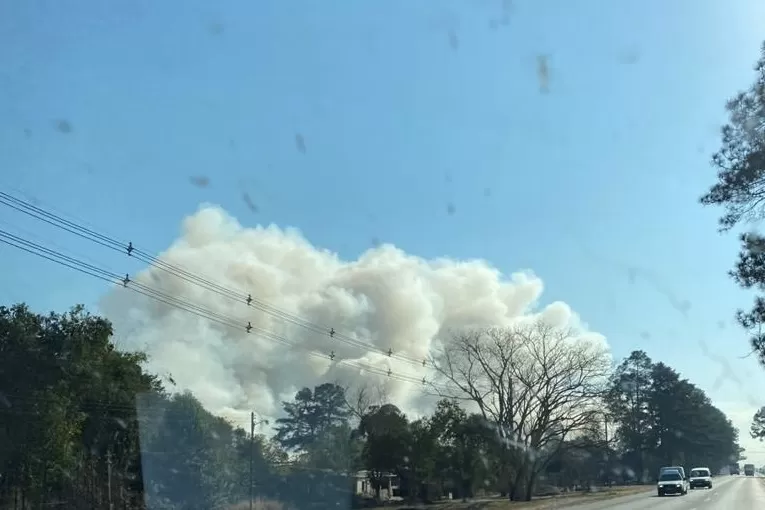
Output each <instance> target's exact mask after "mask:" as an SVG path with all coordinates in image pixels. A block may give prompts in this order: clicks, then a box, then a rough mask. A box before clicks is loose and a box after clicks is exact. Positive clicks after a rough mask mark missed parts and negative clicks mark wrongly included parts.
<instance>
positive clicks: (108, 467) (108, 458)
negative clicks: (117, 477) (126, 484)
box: [106, 451, 114, 510]
mask: <svg viewBox="0 0 765 510" xmlns="http://www.w3.org/2000/svg"><path fill="white" fill-rule="evenodd" d="M106 479H107V487H108V489H109V493H108V494H109V510H114V504H113V503H112V452H111V451H107V452H106Z"/></svg>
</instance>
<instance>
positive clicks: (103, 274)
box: [0, 230, 432, 384]
mask: <svg viewBox="0 0 765 510" xmlns="http://www.w3.org/2000/svg"><path fill="white" fill-rule="evenodd" d="M0 242H2V243H5V244H7V245H9V246H13V247H15V248H18V249H20V250H23V251H25V252H27V253H30V254H32V255H36V256H38V257H41V258H44V259H46V260H49V261H51V262H55V263H57V264H60V265H62V266H65V267H67V268H70V269H74V270H76V271H79V272H81V273H83V274H87V275H89V276H92V277H94V278H98V279H100V280H103V281H106V282H108V283H111V284H113V285H117V286H120V287H123V288H126V289H129V290H131V291H133V292H136V293H138V294H141V295H143V296H145V297H148V298H151V299H153V300H155V301H158V302H161V303H163V304H165V305H167V306H170V307H172V308H176V309H179V310H182V311H185V312H188V313H191V314H194V315H196V316H198V317H200V318H203V319H205V320H208V321H211V322H215V323H217V324H220V325H221V326H224V327H229V328H233V329H238V330H240V331H241V330H244V331H245V333H248V334H249V333H252V332H254V333H255V334H256V335H258V336H260V337H262V338H265V339H267V340H270V341H273V342H276V343H281V344H283V345H286V346H288V347H291V348H295V349H299V350H304V351H306V353H308V354H309V355H311V356H315V357H319V358H321V359H324V360H326V359H330V361H332V362H333V363H335V364H337V365H339V364H345V365H347V366H350V367H353V368H356V369H359V370H362V371H366V372H370V373H375V374H378V375H382V376H386V377H389V378H391V379H395V380H399V381H402V382H409V383H422V384H426V383H428V381H427V380H426V379H425V378H424V377H423V378H422V379H421V380H419V379H417V378H416V377H413V376H410V375H406V374H399V373H394V372H393V370H392V369H390V368H388V370H387V371H386V370H383V369H381V368H377V367H373V366H369V365H366V364H364V363H360V362H358V361H354V360H347V359H343V360H338V361H335V358H336V355H335V353H334V351H332V352H331V353H330V354H329V355H326V354H322V353H319V352H316V351H312V350H309V349H306V348H305V347H303V346H301V345H296V344H294V343H292V342H290V341H289V340H288V339H287V338H285V337H283V336H280V335H278V334H276V333H274V332H272V331H269V330H267V329H264V328H260V327H257V326H253V325H252V323H251V322H247V323H245V322H244V321H240V320H238V319H235V318H232V317H229V316H227V315H225V314H222V313H220V312H216V311H214V310H210V309H208V308H205V307H203V306H201V305H199V304H196V303H194V302H192V301H188V300H185V299H182V298H179V297H176V296H173V295H170V294H167V293H165V292H162V291H161V290H158V289H155V288H153V287H151V286H149V285H146V284H143V283H141V282H138V281H135V280H132V279H131V278H130V276H129V275H128V274H126V275H124V276H121V275H118V274H116V273H113V272H111V271H107V270H104V269H101V268H99V267H97V266H95V265H93V264H89V263H87V262H83V261H80V260H78V259H76V258H74V257H70V256H68V255H64V254H62V253H60V252H58V251H57V250H52V249H50V248H46V247H44V246H42V245H40V244H37V243H34V242H32V241H29V240H27V239H24V238H22V237H19V236H16V235H14V234H11V233H9V232H7V231H5V230H0ZM431 384H432V383H431Z"/></svg>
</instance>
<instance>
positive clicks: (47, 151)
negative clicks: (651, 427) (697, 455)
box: [0, 0, 765, 464]
mask: <svg viewBox="0 0 765 510" xmlns="http://www.w3.org/2000/svg"><path fill="white" fill-rule="evenodd" d="M764 37H765V4H762V2H758V1H757V0H749V1H747V0H736V1H731V2H719V1H713V0H695V1H694V0H676V1H672V2H667V1H659V0H648V1H645V0H644V1H620V2H605V1H602V0H577V1H562V0H560V1H528V0H526V1H520V0H514V1H512V2H502V1H501V0H492V1H489V0H483V1H481V0H459V1H446V0H439V1H435V0H431V1H420V2H412V1H411V0H385V1H376V2H375V1H369V2H358V1H354V0H332V1H323V2H319V1H300V2H289V1H285V0H260V1H258V2H246V1H240V0H237V1H226V2H216V3H210V2H200V1H184V2H179V1H174V2H162V3H157V2H151V1H149V0H130V1H126V0H124V1H118V2H110V3H109V4H108V6H107V5H106V4H103V3H101V2H95V1H92V0H83V1H80V2H76V3H69V4H62V3H60V2H55V1H52V0H46V1H40V0H35V1H29V2H4V3H2V4H0V48H2V50H1V52H0V62H2V64H3V65H2V66H0V168H2V171H0V185H2V186H3V187H4V188H5V189H8V190H11V191H12V192H13V191H14V189H15V190H22V191H24V192H26V193H30V194H33V195H34V196H35V197H37V198H39V199H40V200H41V201H42V202H43V204H46V205H53V206H54V207H55V208H57V209H58V210H60V211H64V212H67V213H72V214H74V215H75V216H76V217H77V218H80V219H84V220H87V221H88V222H90V223H91V224H93V225H97V226H98V227H99V228H103V229H105V230H107V231H108V232H110V233H113V234H115V235H118V236H119V237H121V238H124V239H140V240H141V243H142V244H143V245H144V246H148V247H151V248H153V249H155V250H160V249H162V248H163V247H165V246H167V245H168V243H169V242H171V241H172V240H173V239H174V238H175V237H176V236H177V234H178V231H179V223H180V220H181V219H182V218H183V217H184V216H186V215H188V214H190V213H191V212H193V211H194V210H196V208H197V207H198V206H199V204H200V203H202V202H212V203H217V204H220V205H222V206H223V207H225V208H226V209H227V210H228V211H229V212H230V213H231V214H233V215H234V216H236V217H238V218H239V220H240V221H242V222H243V223H244V224H252V225H255V224H258V223H262V224H266V223H271V222H274V223H277V224H279V225H282V226H295V227H298V228H299V229H300V230H302V232H303V233H304V234H305V235H306V237H307V238H308V239H309V240H310V241H311V242H312V243H314V244H315V245H317V246H319V247H323V248H326V249H330V250H334V251H337V252H339V253H340V254H341V255H342V256H343V257H345V258H348V259H353V258H355V257H356V256H358V254H359V253H361V252H363V251H364V250H365V249H367V248H368V247H369V246H370V245H371V244H372V243H374V242H376V241H384V242H391V243H394V244H395V245H397V246H399V247H400V248H402V249H404V250H405V251H407V252H409V253H414V254H417V255H420V256H422V257H426V258H430V257H438V256H445V255H446V256H450V257H455V258H485V259H487V260H489V261H490V262H491V263H493V264H494V265H496V266H497V267H499V268H500V269H501V270H503V271H504V272H507V273H509V272H512V271H514V270H518V269H524V268H529V269H532V270H533V271H534V272H535V273H536V274H538V275H539V276H540V277H541V278H542V279H543V280H544V282H545V284H546V291H545V294H544V301H545V302H550V301H553V300H564V301H566V302H567V303H569V304H570V305H571V306H572V307H573V308H574V310H576V311H577V312H578V313H579V314H581V316H582V318H583V319H584V320H585V321H586V322H587V323H588V324H589V325H590V326H591V327H592V328H593V329H595V330H597V331H600V332H602V333H604V334H605V335H606V336H607V337H608V339H609V342H610V344H611V346H612V347H613V349H614V353H615V354H616V356H618V357H620V356H624V355H626V354H627V353H628V352H629V351H630V350H633V349H636V348H642V349H644V350H646V351H647V352H648V353H649V355H650V356H652V357H653V358H654V359H656V360H662V361H664V362H666V363H668V364H670V365H671V366H673V367H675V368H677V369H678V370H680V371H681V372H682V373H683V375H684V376H686V377H689V378H690V379H691V380H692V381H694V382H696V383H697V384H699V385H700V386H701V387H703V388H704V389H706V390H707V391H708V393H709V394H710V395H711V396H712V397H713V399H714V400H715V401H716V402H717V403H718V404H719V405H720V406H721V407H723V409H724V410H725V411H726V412H729V413H731V416H732V417H734V419H736V420H737V424H738V425H740V426H746V422H747V420H748V416H750V415H751V412H752V411H753V408H754V407H755V406H758V405H763V404H765V402H762V401H758V400H756V399H755V400H752V399H751V398H748V394H750V393H751V396H752V397H753V398H756V397H755V395H756V393H757V392H753V391H751V389H747V388H746V387H747V386H748V387H749V388H751V387H753V386H754V385H755V384H762V383H763V382H765V371H763V370H762V369H760V368H759V367H757V365H756V363H755V362H754V361H753V360H751V359H747V360H740V359H738V358H737V356H741V355H744V354H746V352H747V344H746V339H745V335H744V334H743V333H742V332H741V331H740V330H739V329H737V328H736V327H735V325H734V324H733V322H732V321H731V317H732V315H733V311H734V310H735V309H736V308H737V307H740V306H746V305H747V304H748V301H749V296H747V295H746V294H745V293H744V292H742V291H740V290H739V289H737V288H736V287H735V285H734V284H733V283H732V282H731V281H730V280H729V279H728V278H727V277H726V271H727V270H728V269H729V268H730V267H731V264H732V262H733V260H734V258H735V254H736V251H737V243H736V241H735V236H733V235H727V236H720V235H719V234H717V232H716V223H715V221H716V217H717V215H718V213H719V211H714V210H705V209H703V208H702V207H701V206H700V205H699V204H698V202H697V198H698V196H699V195H700V194H701V193H703V191H704V190H705V189H706V188H707V187H708V186H709V185H710V184H711V183H712V182H713V179H714V171H713V169H711V168H710V166H709V164H708V160H709V157H710V155H711V153H712V152H713V151H714V150H715V148H716V147H717V146H718V140H719V135H718V129H719V126H720V125H721V124H722V122H724V120H725V113H724V110H723V106H724V102H725V100H726V98H728V97H730V96H732V95H733V94H734V93H735V92H736V91H737V90H739V89H741V88H743V87H746V86H748V85H749V83H750V82H751V80H752V79H753V76H754V75H753V72H752V65H753V63H754V61H755V60H756V58H757V53H758V48H759V45H760V42H761V40H762V39H763V38H764ZM540 59H541V60H543V61H544V62H545V63H546V67H547V69H548V71H549V77H548V80H547V92H546V93H544V92H543V91H541V90H540V85H541V84H540V76H539V74H540V73H539V62H540ZM60 120H65V121H66V122H67V123H68V125H69V126H70V127H71V131H70V132H68V133H63V132H62V130H61V129H58V128H59V125H58V124H57V123H58V122H59V121H60ZM298 135H299V136H300V137H301V138H302V140H303V143H304V147H305V151H304V152H301V151H300V150H297V147H296V146H297V143H296V137H297V136H298ZM192 176H206V177H207V178H208V179H209V181H210V185H209V186H208V187H205V188H200V187H198V186H194V185H192V184H191V183H190V181H189V178H190V177H192ZM243 193H247V194H248V196H249V197H250V199H251V201H252V202H254V203H255V204H256V205H257V211H256V212H255V211H253V210H251V209H250V208H249V206H248V205H247V204H246V203H245V201H244V200H243V198H242V195H243ZM3 218H7V220H6V221H7V222H9V223H11V221H12V225H13V226H15V227H20V228H26V229H29V231H33V230H34V229H35V228H37V227H35V226H34V225H33V224H26V223H25V222H24V221H23V220H21V219H20V218H17V217H15V216H14V217H13V218H11V217H10V216H6V212H3V214H2V215H0V223H2V219H3ZM55 235H56V234H55V233H53V232H50V233H46V234H45V236H46V237H45V239H46V240H54V241H55V240H56V239H55V237H54V236H55ZM0 258H1V259H2V261H3V265H4V267H5V268H6V269H9V270H6V271H3V272H2V274H0V300H1V301H2V302H9V301H19V300H24V301H27V302H29V303H31V304H32V305H33V306H35V307H39V308H61V307H64V306H68V305H69V304H71V303H73V302H77V301H80V302H85V303H88V304H94V303H96V302H97V300H98V297H99V296H100V295H101V294H102V293H103V287H101V286H100V285H99V284H98V282H96V281H93V280H89V279H87V278H84V277H81V276H79V275H77V274H74V273H72V272H67V271H66V270H63V269H60V268H57V267H55V266H52V265H50V264H49V263H45V262H43V261H38V260H34V259H30V258H29V257H28V256H24V255H23V254H19V253H15V252H10V251H9V250H8V249H7V248H3V249H0ZM101 260H105V259H101ZM630 268H632V270H631V269H630ZM631 273H632V276H634V278H632V277H631V276H630V275H631ZM668 295H669V296H670V297H668ZM673 299H674V301H675V305H673V304H672V300H673ZM677 303H680V306H677ZM684 307H686V313H685V314H684V313H682V309H683V308H684ZM678 308H680V310H679V309H678ZM700 341H701V342H706V344H708V347H709V351H710V353H711V354H712V357H710V356H706V355H704V353H703V352H701V351H702V345H701V343H700ZM714 356H720V357H724V358H725V359H727V360H728V361H729V363H730V364H731V366H732V368H733V370H734V371H735V373H736V374H737V375H738V377H740V378H741V380H742V381H743V383H744V385H743V386H740V385H739V384H737V383H735V382H734V381H733V380H732V379H731V378H729V377H726V378H725V380H724V382H723V383H722V385H717V384H715V380H716V379H717V377H718V374H719V373H720V366H721V365H720V362H719V359H713V357H714ZM737 413H738V414H737ZM734 415H735V416H734ZM742 436H744V437H746V436H747V434H746V430H742ZM744 444H745V445H748V446H750V458H752V459H754V460H755V461H757V462H758V463H760V464H765V445H763V446H757V445H756V444H753V443H752V442H750V441H745V442H744Z"/></svg>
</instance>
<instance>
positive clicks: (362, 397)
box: [338, 382, 388, 421]
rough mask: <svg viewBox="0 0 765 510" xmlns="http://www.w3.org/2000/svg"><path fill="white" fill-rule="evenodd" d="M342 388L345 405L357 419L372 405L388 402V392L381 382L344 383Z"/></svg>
mask: <svg viewBox="0 0 765 510" xmlns="http://www.w3.org/2000/svg"><path fill="white" fill-rule="evenodd" d="M338 384H339V383H338ZM343 388H344V389H345V405H346V406H347V407H348V409H349V410H350V412H351V416H353V417H354V419H355V420H357V421H358V420H361V418H363V417H364V415H365V414H366V413H367V412H368V411H369V410H370V409H371V408H372V407H375V406H381V405H383V404H385V403H387V402H388V393H387V390H386V389H385V386H384V385H383V384H382V383H378V384H371V383H369V382H364V383H359V384H357V385H354V386H351V385H348V384H346V385H345V386H343Z"/></svg>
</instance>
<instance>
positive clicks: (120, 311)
mask: <svg viewBox="0 0 765 510" xmlns="http://www.w3.org/2000/svg"><path fill="white" fill-rule="evenodd" d="M160 259H161V260H162V261H165V262H167V263H169V264H173V265H174V266H177V267H181V268H183V269H184V270H186V271H189V272H190V273H193V274H194V275H198V276H203V277H204V278H205V279H206V280H209V281H211V282H215V284H217V285H220V286H222V287H225V288H226V289H232V290H236V291H238V292H240V293H241V294H242V295H243V296H247V294H251V295H252V297H253V298H255V299H257V300H258V301H259V302H261V303H267V304H268V305H269V306H272V307H274V309H277V310H278V311H282V312H286V313H288V314H289V315H288V316H287V320H284V319H283V318H280V317H279V316H278V315H279V312H278V311H277V312H274V311H273V310H271V311H270V312H268V313H267V312H264V311H263V310H262V308H257V307H252V306H249V307H248V306H247V304H246V301H245V299H241V300H240V301H238V302H237V301H235V300H233V299H230V298H227V297H224V296H223V295H222V294H224V293H223V292H217V293H216V292H212V291H210V290H208V289H205V288H204V287H203V286H200V285H194V284H192V283H190V282H188V281H184V280H183V279H181V278H178V277H176V276H174V275H172V274H169V273H168V272H167V271H162V270H160V269H158V268H156V267H149V268H148V269H146V270H145V271H144V272H143V273H142V274H140V275H139V276H137V277H136V281H137V282H139V283H143V284H145V285H148V286H150V287H152V288H155V289H161V290H162V292H164V293H165V294H170V295H172V296H175V297H178V298H180V299H183V300H184V301H185V302H190V303H194V304H195V305H198V306H200V307H201V308H202V309H203V310H206V311H214V312H216V313H219V314H221V315H223V316H226V317H229V318H231V320H232V321H234V322H236V323H237V324H241V325H242V327H238V328H233V327H228V326H226V325H222V324H219V323H216V322H211V321H209V320H207V319H204V318H202V317H199V316H197V315H194V314H191V313H189V312H187V311H182V310H179V309H177V308H174V307H171V306H167V305H166V304H163V303H160V302H158V301H155V300H152V299H149V298H146V297H144V296H142V295H139V294H136V293H133V292H131V291H130V290H125V289H116V290H114V291H113V292H111V293H109V294H108V295H107V296H106V297H105V298H104V300H103V302H102V305H101V309H102V311H103V313H104V314H105V315H106V316H107V317H108V318H109V319H111V320H112V322H113V324H114V328H115V334H116V337H117V338H118V339H119V344H120V348H122V349H126V350H143V351H145V352H147V353H148V355H149V356H150V364H149V366H148V367H147V368H148V369H150V370H152V371H153V372H155V373H159V374H167V373H170V374H172V378H173V380H174V382H175V383H176V389H178V390H186V389H188V390H191V391H192V392H193V393H194V394H195V395H196V396H197V398H199V400H200V401H201V402H202V404H203V405H204V406H205V407H206V408H207V409H209V410H210V411H211V412H213V413H216V414H219V415H223V416H227V417H229V418H231V419H232V420H234V421H235V422H237V423H239V424H241V423H246V422H247V420H248V419H249V413H250V411H251V410H255V411H256V412H258V414H259V415H260V416H265V417H270V418H274V417H276V416H278V415H279V414H280V409H281V401H282V400H290V399H291V398H292V397H293V396H294V394H295V392H296V391H297V390H298V389H300V388H301V387H303V386H310V387H313V386H314V385H317V384H320V383H322V382H341V383H342V384H344V385H346V386H349V387H359V386H362V385H368V384H369V383H372V384H383V385H384V387H385V394H386V395H387V397H388V398H389V399H390V401H392V402H394V403H396V404H397V405H399V407H401V408H402V410H404V411H408V412H411V413H418V412H421V411H424V410H425V409H424V408H425V407H427V406H429V405H430V404H432V398H427V397H423V386H422V385H421V384H420V383H419V382H418V381H420V380H421V379H422V378H423V377H425V378H428V380H431V379H432V378H433V376H434V374H433V371H432V369H430V368H428V367H427V366H426V367H423V366H422V365H421V364H419V360H424V359H426V358H427V357H428V356H429V355H430V354H432V353H433V352H434V351H435V352H437V351H439V350H440V349H441V346H442V344H441V341H442V340H443V339H446V338H448V334H447V333H448V332H449V331H450V330H452V329H455V328H457V329H458V328H463V327H471V326H488V325H491V326H502V325H507V324H510V323H512V322H513V321H517V320H519V319H520V320H522V319H524V318H529V317H531V316H535V315H542V316H544V317H545V319H547V320H548V321H550V322H552V323H554V324H557V325H570V326H572V327H575V328H577V329H578V330H579V331H582V333H583V335H585V336H586V337H587V338H589V339H595V340H596V341H601V342H605V339H604V338H603V337H601V336H600V335H598V334H596V333H588V332H587V327H586V325H584V324H583V323H581V322H580V320H579V318H578V316H577V315H576V314H575V313H574V312H572V310H571V309H570V308H569V306H568V305H566V304H565V303H562V302H554V303H551V304H549V305H547V306H546V307H544V308H540V307H539V305H538V300H539V298H540V295H541V294H542V290H543V284H542V281H541V280H540V279H539V278H537V277H536V276H535V275H534V274H533V273H531V272H528V271H523V272H518V273H514V274H512V275H510V276H509V277H506V276H504V275H503V274H502V273H501V272H500V271H498V270H497V269H496V268H494V267H492V266H491V265H490V264H489V263H487V262H485V261H482V260H469V261H458V260H452V259H447V258H443V259H435V260H425V259H423V258H420V257H417V256H414V255H409V254H406V253H404V252H403V251H401V250H399V249H397V248H395V247H394V246H391V245H382V246H379V247H376V248H372V249H369V250H367V251H366V252H364V253H363V254H361V255H360V256H359V258H358V259H357V260H352V261H346V260H342V259H341V258H339V257H338V255H337V254H335V253H333V252H331V251H328V250H323V249H319V248H316V247H314V246H312V245H311V244H310V243H309V242H308V241H307V240H306V239H305V238H304V237H303V236H302V235H301V234H300V232H298V231H297V230H295V229H281V228H279V227H276V226H273V225H272V226H268V227H262V226H258V227H255V228H246V227H243V226H242V225H241V224H240V223H239V222H238V221H237V220H236V219H235V218H232V217H231V216H230V215H228V214H227V213H226V212H225V211H224V210H222V209H220V208H218V207H215V206H203V207H201V208H200V209H199V210H198V211H197V212H196V213H195V214H193V215H192V216H190V217H188V218H186V219H185V221H184V222H183V227H182V232H181V236H180V237H179V238H178V239H177V240H176V241H175V242H174V243H173V244H172V245H171V246H170V247H169V248H168V249H167V250H166V251H165V252H164V253H162V254H161V256H160ZM298 319H299V320H302V321H305V323H306V324H308V325H309V326H313V327H314V329H315V330H311V329H310V327H308V328H307V327H301V326H299V325H296V324H295V321H296V320H298ZM248 322H250V323H251V325H252V326H253V327H254V328H255V329H254V330H253V332H252V333H250V334H248V333H247V332H246V331H245V328H244V326H245V325H246V324H247V323H248ZM258 328H260V329H261V330H266V331H269V332H272V333H274V334H275V335H277V336H278V338H277V340H278V341H274V339H273V338H266V337H264V336H263V335H260V334H256V331H259V330H258ZM329 328H333V329H334V330H335V332H336V334H335V335H334V337H330V335H329V334H326V331H328V330H329ZM323 332H324V333H323ZM359 342H363V343H366V344H371V345H373V346H374V347H370V348H366V347H363V346H361V347H360V346H358V345H357V344H358V343H359ZM389 350H390V351H392V353H393V354H392V356H388V355H387V351H389ZM332 353H334V359H330V355H331V354H332ZM338 362H341V363H338ZM360 367H361V368H360ZM365 367H376V368H375V369H374V371H373V372H371V373H370V371H369V370H364V368H365ZM388 369H390V370H391V374H392V375H391V376H386V375H385V374H384V372H386V371H387V370H388Z"/></svg>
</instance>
